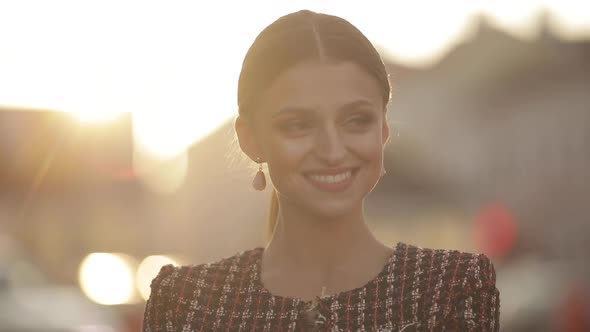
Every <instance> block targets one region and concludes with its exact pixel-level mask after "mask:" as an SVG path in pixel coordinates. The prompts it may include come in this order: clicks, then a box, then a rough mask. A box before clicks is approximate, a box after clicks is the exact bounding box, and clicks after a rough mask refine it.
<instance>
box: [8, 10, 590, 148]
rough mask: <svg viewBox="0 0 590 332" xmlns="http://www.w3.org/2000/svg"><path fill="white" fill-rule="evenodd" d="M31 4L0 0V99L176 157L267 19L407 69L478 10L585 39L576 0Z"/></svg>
mask: <svg viewBox="0 0 590 332" xmlns="http://www.w3.org/2000/svg"><path fill="white" fill-rule="evenodd" d="M31 8H32V7H31V6H30V4H29V1H4V2H0V55H1V59H2V61H0V91H1V94H0V105H12V106H15V107H17V108H25V109H26V108H33V109H49V110H58V111H64V112H68V113H71V114H72V115H73V116H74V117H76V118H77V119H79V120H80V121H81V122H83V123H89V122H90V123H96V122H99V123H100V122H104V121H112V120H113V119H115V118H116V117H117V115H119V114H125V113H131V114H132V117H133V130H134V138H135V141H136V142H135V145H136V146H140V147H141V148H142V149H143V151H144V152H145V153H148V154H150V155H151V156H152V157H153V158H159V159H169V158H173V157H174V156H176V155H178V154H181V153H183V151H186V149H187V148H188V147H189V146H190V145H191V144H192V143H194V142H196V141H198V140H200V139H201V138H203V137H205V136H206V135H208V134H209V133H211V132H212V131H213V130H215V128H217V127H219V126H220V125H221V124H222V123H224V122H225V121H227V120H228V119H230V118H231V117H232V116H233V115H234V114H235V113H236V111H237V109H236V101H235V100H236V98H235V95H236V84H237V78H238V75H239V70H240V66H241V62H242V59H243V56H244V54H245V53H246V51H247V49H248V47H249V45H250V44H251V42H252V41H253V40H254V38H255V37H256V34H257V33H258V32H259V31H260V30H261V29H262V28H264V27H265V26H266V25H267V24H269V23H270V22H271V21H272V20H274V19H275V18H276V17H278V16H280V15H284V14H286V13H289V12H292V11H295V10H298V9H301V8H308V9H311V10H315V11H319V12H328V13H333V14H335V15H340V16H342V17H344V18H346V19H348V20H350V21H351V22H352V23H353V24H355V25H357V26H358V27H359V28H360V29H361V30H362V31H363V32H365V34H366V35H367V36H368V37H369V39H371V41H372V42H374V43H375V44H376V45H377V46H378V47H379V48H380V50H382V52H383V53H384V55H385V56H387V57H389V58H390V59H391V60H394V61H398V62H401V63H403V64H406V65H412V66H425V65H430V64H433V63H435V62H436V61H437V60H438V59H440V58H441V57H443V56H444V55H445V54H446V52H447V51H448V50H449V49H450V48H452V47H453V46H454V45H456V44H457V43H459V42H460V41H461V40H463V39H464V38H465V37H466V36H468V35H469V33H470V32H471V28H472V23H473V18H474V17H476V15H481V14H483V15H484V16H485V17H487V18H488V19H489V20H490V21H491V22H492V23H493V24H494V25H496V26H498V27H500V28H502V29H505V30H506V31H510V32H511V33H513V34H516V35H519V36H523V37H530V36H533V35H534V33H535V29H536V22H535V18H536V17H538V14H539V12H540V10H541V9H543V8H545V9H546V10H548V11H549V13H550V21H551V25H552V28H553V29H554V30H555V31H556V32H557V34H558V35H560V36H562V37H563V38H568V39H575V38H580V37H582V36H585V37H588V36H590V8H589V5H588V4H585V2H582V1H575V0H537V1H535V0H523V1H517V2H515V1H510V0H498V1H485V0H449V1H439V2H437V1H426V0H416V1H405V2H399V1H397V2H396V1H393V2H391V1H390V2H383V1H377V0H366V1H365V2H363V3H360V2H356V3H354V2H342V1H340V2H337V1H321V2H320V1H311V0H302V1H299V2H277V1H270V0H258V1H248V2H246V1H235V2H229V1H215V2H207V3H206V4H204V3H201V2H194V1H179V2H172V3H170V4H168V3H167V4H166V5H162V4H161V3H158V2H143V1H123V2H121V1H109V0H107V1H101V2H82V1H74V0H56V1H51V2H48V1H37V2H35V6H34V8H35V9H34V10H31ZM228 9H229V10H228ZM254 11H255V15H247V14H246V15H244V13H249V12H252V13H254ZM31 22H34V24H31ZM105 22H108V24H107V23H105ZM154 22H158V24H154ZM130 23H131V24H130Z"/></svg>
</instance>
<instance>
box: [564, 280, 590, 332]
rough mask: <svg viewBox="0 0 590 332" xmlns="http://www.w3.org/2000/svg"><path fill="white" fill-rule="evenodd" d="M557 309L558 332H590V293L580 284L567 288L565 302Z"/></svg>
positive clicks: (573, 284)
mask: <svg viewBox="0 0 590 332" xmlns="http://www.w3.org/2000/svg"><path fill="white" fill-rule="evenodd" d="M560 304H561V305H560V306H559V307H558V308H557V329H556V330H557V331H564V332H565V331H567V332H588V331H590V291H588V288H587V287H584V286H583V285H582V284H580V283H572V284H570V285H569V287H567V290H566V294H565V298H564V300H563V301H562V302H561V303H560Z"/></svg>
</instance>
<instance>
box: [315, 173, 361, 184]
mask: <svg viewBox="0 0 590 332" xmlns="http://www.w3.org/2000/svg"><path fill="white" fill-rule="evenodd" d="M351 176H352V172H351V171H348V172H345V173H341V174H336V175H319V174H310V175H309V177H310V178H311V179H312V180H314V181H319V182H325V183H338V182H342V181H344V180H346V179H348V178H350V177H351Z"/></svg>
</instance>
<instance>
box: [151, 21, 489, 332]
mask: <svg viewBox="0 0 590 332" xmlns="http://www.w3.org/2000/svg"><path fill="white" fill-rule="evenodd" d="M389 97H390V86H389V81H388V76H387V73H386V71H385V67H384V65H383V62H382V60H381V58H380V57H379V54H378V53H377V51H376V50H375V48H374V47H373V46H372V45H371V43H370V42H369V41H368V40H367V38H366V37H365V36H364V35H363V34H362V33H361V32H360V31H358V30H357V29H356V28H355V27H354V26H353V25H351V24H350V23H348V22H347V21H345V20H343V19H341V18H338V17H335V16H330V15H324V14H318V13H314V12H311V11H299V12H296V13H292V14H289V15H286V16H283V17H281V18H279V19H278V20H277V21H275V22H274V23H272V24H271V25H270V26H268V27H267V28H266V29H265V30H264V31H262V33H260V35H259V36H258V37H257V38H256V40H255V41H254V43H253V44H252V46H251V47H250V49H249V50H248V53H247V55H246V57H245V59H244V62H243V67H242V71H241V74H240V78H239V84H238V105H239V116H238V118H237V119H236V122H235V128H236V133H237V136H238V140H239V143H240V147H241V149H242V150H243V152H244V153H245V154H246V155H247V156H248V157H249V158H250V159H252V160H253V161H255V162H257V163H258V164H259V165H260V168H259V172H258V173H257V174H256V177H255V179H254V181H253V185H254V187H255V188H256V189H259V190H261V189H263V188H264V186H265V182H266V181H265V174H264V172H263V169H262V164H263V163H266V164H267V166H268V173H269V176H270V179H271V181H272V185H273V192H274V196H273V199H272V202H271V204H272V205H271V215H270V222H271V225H270V230H271V238H270V241H269V243H268V245H267V246H266V248H256V249H252V250H248V251H245V252H242V253H240V254H237V255H235V256H233V257H229V258H226V259H223V260H221V261H219V262H215V263H211V264H203V265H198V266H183V267H173V266H172V265H167V266H164V267H163V268H162V269H161V271H160V273H159V274H158V276H157V277H156V278H155V279H154V280H153V282H152V293H151V296H150V299H149V300H148V303H147V306H146V312H145V319H144V329H143V330H144V331H146V332H148V331H181V330H182V331H215V330H223V331H359V330H360V331H498V329H499V325H498V318H499V310H498V309H499V294H498V291H497V289H496V287H495V272H494V268H493V266H492V264H491V263H490V261H489V259H488V258H487V257H485V256H484V255H475V254H469V253H463V252H458V251H447V250H432V249H424V248H418V247H415V246H411V245H407V244H404V243H398V244H397V245H395V246H394V247H393V248H391V247H388V246H386V245H384V244H382V243H381V242H379V241H378V240H377V239H376V238H375V237H374V236H373V234H372V233H371V231H370V230H369V228H368V227H367V224H366V223H365V220H364V217H363V202H364V199H365V197H366V196H367V194H368V193H369V192H370V191H371V190H372V189H373V187H374V186H375V185H376V184H377V182H378V180H379V178H380V177H381V176H382V175H383V174H384V172H385V171H384V169H383V150H384V146H385V144H386V142H387V140H388V138H389V128H388V125H387V121H386V109H387V107H386V106H387V103H388V101H389Z"/></svg>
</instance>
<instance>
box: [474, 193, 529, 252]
mask: <svg viewBox="0 0 590 332" xmlns="http://www.w3.org/2000/svg"><path fill="white" fill-rule="evenodd" d="M517 235H518V229H517V227H516V222H515V220H514V216H513V215H512V212H511V211H510V210H509V209H508V208H507V207H505V206H504V205H503V204H500V203H496V204H491V205H489V206H486V207H484V208H483V209H481V211H480V212H479V214H478V216H477V218H476V222H475V241H476V243H477V246H478V247H479V249H480V250H481V252H483V253H485V254H487V255H488V256H490V257H494V258H501V257H504V256H506V255H507V254H508V253H509V252H510V251H511V250H512V249H513V247H514V245H515V243H516V239H517Z"/></svg>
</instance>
